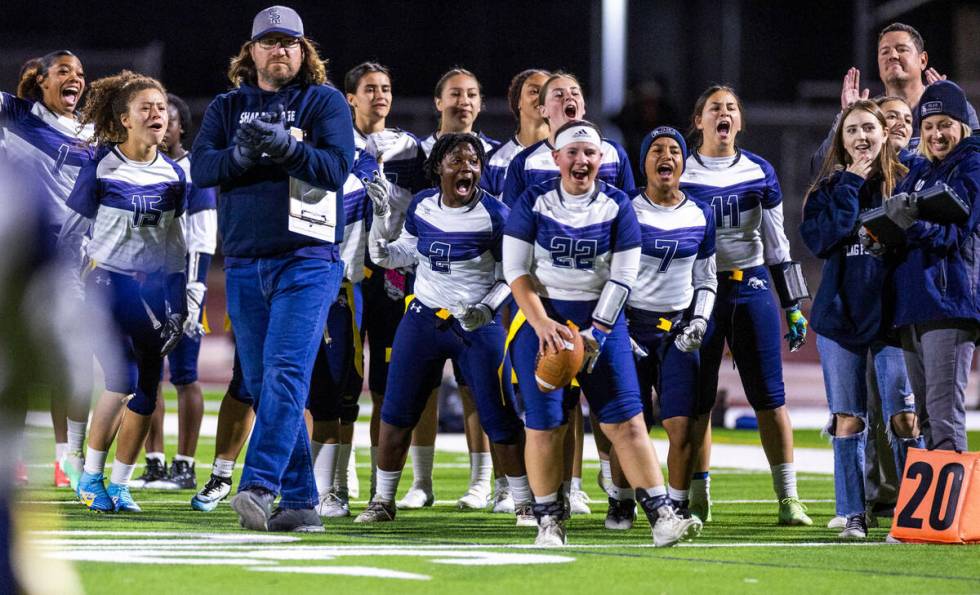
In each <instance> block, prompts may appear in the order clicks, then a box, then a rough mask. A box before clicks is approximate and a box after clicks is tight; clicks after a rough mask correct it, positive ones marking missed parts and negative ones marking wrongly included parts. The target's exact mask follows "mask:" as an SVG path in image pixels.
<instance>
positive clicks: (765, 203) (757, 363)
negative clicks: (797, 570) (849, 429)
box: [681, 85, 812, 525]
mask: <svg viewBox="0 0 980 595" xmlns="http://www.w3.org/2000/svg"><path fill="white" fill-rule="evenodd" d="M741 108H742V106H741V101H740V100H739V98H738V96H737V95H736V94H735V92H734V90H732V89H731V88H730V87H726V86H723V85H714V86H712V87H709V88H708V89H707V90H706V91H705V92H704V93H702V94H701V97H699V98H698V101H697V103H696V104H695V106H694V113H693V114H692V116H691V123H692V136H693V138H694V143H693V144H694V147H693V150H692V151H691V156H690V157H688V158H687V165H686V167H685V168H684V175H683V176H682V177H681V190H683V191H684V194H685V195H687V196H688V197H689V198H692V199H694V200H696V201H698V202H700V203H702V204H704V205H707V206H709V207H711V209H712V210H713V211H714V217H715V226H716V230H717V234H716V250H717V252H716V261H717V266H718V299H717V300H716V302H715V308H714V313H713V315H712V317H711V319H710V321H709V322H708V327H707V330H706V332H705V336H704V341H703V343H702V346H701V369H702V370H703V372H704V373H703V374H702V377H701V388H700V390H701V391H703V392H704V394H703V397H702V398H703V399H704V401H706V402H711V403H713V402H714V400H715V396H716V394H717V391H718V371H719V369H720V367H721V359H722V354H723V352H724V349H725V343H726V342H727V343H728V347H729V349H730V350H731V352H732V356H733V357H734V358H735V365H736V366H737V367H738V373H739V376H740V377H741V379H742V386H743V387H744V389H745V394H746V396H747V397H748V400H749V403H750V404H751V405H752V407H753V409H755V411H756V416H757V417H758V420H759V435H760V436H761V438H762V447H763V450H764V451H765V453H766V458H767V459H768V460H769V466H770V468H771V470H772V479H773V488H774V489H775V491H776V494H777V496H778V497H779V522H780V523H781V524H790V525H800V524H803V525H809V524H811V523H812V521H811V520H810V518H809V517H808V516H806V513H805V510H806V508H805V507H804V506H803V504H802V503H801V502H800V500H799V497H798V494H797V491H796V469H795V467H794V465H793V429H792V426H791V424H790V419H789V412H788V410H787V408H786V398H785V390H784V387H783V366H782V356H781V354H780V329H779V317H778V315H777V310H776V304H775V302H774V301H773V298H772V294H771V293H770V290H769V285H770V283H775V286H776V291H777V293H778V294H779V301H780V306H781V307H782V308H783V309H784V311H785V314H786V322H787V325H788V326H789V334H788V335H787V337H786V338H787V339H788V340H789V343H790V347H791V349H797V348H799V347H800V346H801V345H802V343H803V342H804V341H805V339H806V319H805V318H804V317H803V314H802V313H801V312H800V307H799V301H800V299H802V298H803V297H808V295H807V292H806V286H805V283H803V278H802V273H801V271H800V268H799V263H795V262H792V261H791V260H790V254H789V240H787V239H786V233H785V231H784V230H783V203H782V199H783V197H782V191H781V190H780V188H779V180H778V179H777V178H776V172H775V171H774V170H773V168H772V166H771V165H769V162H768V161H766V160H765V159H763V158H762V157H759V156H758V155H756V154H754V153H750V152H749V151H745V150H743V149H742V148H740V147H738V146H737V145H736V143H735V139H736V137H737V136H738V133H739V132H740V131H741V129H742V109H741ZM766 265H768V266H769V270H771V271H772V277H770V272H769V270H767V268H766ZM699 422H701V423H699V431H700V432H710V426H709V425H708V423H707V419H705V420H699ZM699 442H700V440H699ZM709 453H710V433H708V434H707V435H706V438H705V440H704V443H703V447H702V449H701V453H700V464H699V468H698V471H697V473H696V474H695V481H693V482H692V493H691V505H690V510H691V512H692V513H694V514H697V515H698V516H700V517H701V519H702V520H705V521H707V520H709V519H710V516H711V512H710V510H711V509H710V497H709V494H708V483H709V480H708V468H709V463H710V460H709V459H710V455H709Z"/></svg>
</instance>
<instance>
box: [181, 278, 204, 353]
mask: <svg viewBox="0 0 980 595" xmlns="http://www.w3.org/2000/svg"><path fill="white" fill-rule="evenodd" d="M206 292H207V288H206V287H205V286H204V283H201V282H200V281H192V282H190V283H188V284H187V318H185V319H184V334H185V335H187V336H188V337H190V338H191V339H194V340H195V341H196V340H198V339H200V338H201V337H203V336H204V326H203V325H201V323H200V320H201V308H203V307H204V294H205V293H206Z"/></svg>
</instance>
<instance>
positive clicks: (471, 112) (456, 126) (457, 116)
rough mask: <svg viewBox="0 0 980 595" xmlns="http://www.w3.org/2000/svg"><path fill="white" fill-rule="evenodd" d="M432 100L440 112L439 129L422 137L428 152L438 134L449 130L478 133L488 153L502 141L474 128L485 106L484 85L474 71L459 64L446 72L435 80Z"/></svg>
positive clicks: (423, 145)
mask: <svg viewBox="0 0 980 595" xmlns="http://www.w3.org/2000/svg"><path fill="white" fill-rule="evenodd" d="M432 99H433V101H434V102H435V105H436V111H437V112H439V128H438V130H436V131H435V132H433V133H432V134H430V135H429V136H427V137H425V138H424V139H423V140H422V150H423V151H425V154H426V155H429V154H430V153H432V147H434V146H435V144H436V141H437V140H439V137H440V136H441V135H443V134H447V133H449V132H465V133H468V134H473V135H475V136H476V137H477V138H479V139H480V143H481V144H482V145H483V150H484V151H485V152H486V153H490V151H493V150H494V149H495V148H497V147H499V146H500V141H498V140H494V139H492V138H490V137H488V136H486V135H485V134H483V133H482V132H479V131H476V132H474V130H473V126H475V125H476V119H477V118H478V117H480V111H481V110H482V109H483V86H482V85H480V81H479V80H478V79H477V78H476V75H475V74H473V73H472V72H470V71H469V70H467V69H465V68H458V67H457V68H452V69H450V70H448V71H446V73H445V74H443V75H442V76H441V77H439V81H438V82H436V88H435V93H434V94H433V96H432Z"/></svg>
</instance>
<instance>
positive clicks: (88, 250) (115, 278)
mask: <svg viewBox="0 0 980 595" xmlns="http://www.w3.org/2000/svg"><path fill="white" fill-rule="evenodd" d="M167 118H168V115H167V97H166V91H165V90H164V89H163V86H162V85H161V84H160V83H159V82H157V81H156V80H154V79H152V78H149V77H146V76H143V75H140V74H136V73H133V72H129V71H123V72H121V73H120V74H118V75H116V76H112V77H107V78H104V79H100V80H98V81H95V82H93V83H92V85H91V91H90V96H89V99H88V103H87V104H86V106H85V110H84V112H83V113H82V120H83V121H84V122H92V123H93V124H94V126H95V136H94V138H95V140H96V141H97V142H98V145H99V146H98V151H97V153H96V158H95V159H94V160H93V161H91V162H89V163H88V164H86V165H84V166H83V168H82V171H81V172H80V173H79V176H78V180H77V181H76V183H75V188H74V189H73V190H72V193H71V195H70V196H69V197H68V202H67V204H68V207H69V208H70V209H72V211H73V212H72V213H71V214H70V215H69V216H68V219H67V220H66V221H65V225H64V227H63V228H62V231H61V236H60V238H59V245H60V246H61V250H62V254H64V255H65V256H66V257H70V258H74V259H75V261H78V271H79V273H81V268H82V262H80V261H79V260H80V255H81V246H82V243H83V239H84V237H85V235H86V234H88V233H89V232H91V239H90V240H89V242H88V244H87V245H86V246H85V255H86V256H87V258H88V259H89V260H90V261H91V263H92V265H91V266H92V267H93V268H92V270H91V271H90V272H89V273H88V274H87V276H86V277H85V278H84V281H83V280H82V279H81V278H79V284H81V283H82V282H84V287H85V289H84V291H85V299H86V300H87V301H91V300H104V301H106V302H107V303H108V304H109V310H110V313H111V315H112V319H113V329H112V335H113V337H112V340H111V341H110V342H109V343H108V344H106V345H101V346H97V347H96V350H95V354H96V356H97V357H98V358H99V361H100V363H101V365H102V368H103V370H104V372H105V377H106V380H105V382H106V392H104V393H103V394H102V396H101V397H100V399H99V402H98V404H97V405H96V407H95V412H94V413H93V415H92V427H91V432H90V435H89V443H88V451H87V453H86V455H85V467H84V472H83V473H82V475H81V477H80V478H79V480H78V488H77V494H78V497H79V498H80V499H81V500H82V502H84V503H85V504H86V506H88V508H89V509H90V510H94V511H98V512H112V511H117V512H139V511H140V507H139V505H137V504H136V503H135V502H134V501H133V498H132V495H131V494H130V492H129V480H130V478H131V477H132V475H133V470H134V469H135V467H136V458H137V456H138V455H139V452H140V449H141V447H142V445H143V441H144V439H145V438H146V434H147V431H148V430H149V426H150V416H151V415H152V413H153V409H154V407H155V406H156V398H157V389H158V385H159V382H160V374H161V368H162V367H163V357H164V356H165V355H166V354H167V353H169V352H170V351H171V350H172V349H173V348H174V347H175V346H176V344H177V342H178V341H179V340H180V337H181V336H182V333H183V325H184V319H185V318H186V316H187V303H186V285H187V282H186V275H185V271H186V262H185V259H186V257H187V249H186V246H185V244H184V234H183V230H182V229H181V226H180V223H179V222H178V221H177V218H178V217H180V216H182V215H183V212H184V209H185V207H186V200H187V197H186V190H187V184H186V179H185V177H184V171H183V169H182V168H181V167H180V166H179V165H177V164H176V163H174V162H173V161H172V160H171V159H170V158H169V157H167V156H166V155H164V154H163V152H162V151H160V150H159V149H158V147H159V145H160V144H161V143H162V142H163V137H164V135H165V134H166V128H167ZM79 289H80V287H79ZM117 351H118V353H119V357H118V358H116V357H114V356H115V354H116V352H117ZM124 408H125V410H124ZM120 415H121V416H122V418H121V422H120V421H119V419H120ZM117 428H118V432H119V440H118V443H117V445H116V455H115V456H116V458H115V461H114V462H113V466H112V476H111V479H110V483H109V486H108V489H107V488H106V487H105V485H104V481H105V478H104V476H103V470H104V468H105V460H106V455H107V454H108V450H109V447H110V446H111V444H112V442H113V439H114V438H115V435H116V430H117Z"/></svg>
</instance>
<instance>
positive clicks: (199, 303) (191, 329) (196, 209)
mask: <svg viewBox="0 0 980 595" xmlns="http://www.w3.org/2000/svg"><path fill="white" fill-rule="evenodd" d="M167 113H168V114H169V120H168V124H167V134H166V135H165V136H164V138H163V142H164V146H165V147H166V154H167V156H168V157H170V158H171V159H173V160H174V162H176V163H177V165H179V166H180V167H181V168H182V169H183V170H184V176H185V178H186V180H187V210H186V212H185V215H184V217H183V218H182V219H181V220H180V221H181V222H182V225H183V229H184V240H185V242H186V243H187V279H188V281H187V319H186V320H185V321H184V335H185V336H184V338H183V339H181V340H180V342H179V343H178V344H177V347H176V348H175V349H174V350H173V351H171V352H170V354H169V355H168V356H167V361H168V363H169V366H170V382H171V383H172V384H173V385H174V388H176V389H177V421H178V424H177V454H176V456H175V457H174V460H173V465H171V466H170V469H169V472H168V470H167V463H166V460H165V458H164V454H163V421H164V412H165V410H166V403H165V402H164V399H163V398H162V397H161V398H160V399H158V400H157V407H156V410H155V411H154V412H153V421H152V423H151V425H150V432H149V434H148V435H147V437H146V468H145V470H144V472H143V475H142V476H141V477H139V478H137V479H134V480H133V481H131V482H130V484H129V487H131V488H132V487H145V488H153V489H164V490H190V489H197V476H196V475H195V469H194V453H195V452H196V451H197V439H198V436H199V435H200V431H201V420H202V418H203V416H204V395H203V393H202V392H201V384H200V383H199V382H198V381H197V358H198V354H199V353H200V351H201V337H203V336H204V332H205V326H204V325H205V324H206V323H205V320H204V297H205V293H206V291H207V286H206V285H205V283H206V282H207V276H208V268H209V267H210V265H211V256H212V255H213V254H214V250H215V248H216V246H217V242H218V215H217V208H218V206H217V197H216V193H215V191H214V189H213V188H199V187H198V186H196V185H195V184H194V183H193V181H192V180H191V161H190V160H191V154H190V153H189V152H188V151H187V150H186V149H184V146H183V144H182V143H181V140H182V139H183V138H184V137H185V136H186V134H187V130H188V129H190V127H191V125H192V122H191V111H190V109H189V108H188V107H187V104H186V103H184V100H183V99H181V98H180V97H178V96H176V95H174V94H172V93H169V94H167ZM160 392H161V394H162V392H163V389H162V387H161V390H160Z"/></svg>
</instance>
